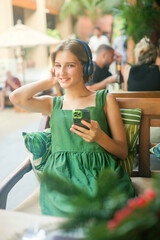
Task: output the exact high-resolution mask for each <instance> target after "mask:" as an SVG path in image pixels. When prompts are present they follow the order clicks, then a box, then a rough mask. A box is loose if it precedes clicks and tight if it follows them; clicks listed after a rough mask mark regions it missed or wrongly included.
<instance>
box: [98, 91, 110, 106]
mask: <svg viewBox="0 0 160 240" xmlns="http://www.w3.org/2000/svg"><path fill="white" fill-rule="evenodd" d="M107 95H109V92H108V89H103V90H98V91H97V92H96V102H97V104H98V105H102V106H104V105H105V103H106V97H107Z"/></svg>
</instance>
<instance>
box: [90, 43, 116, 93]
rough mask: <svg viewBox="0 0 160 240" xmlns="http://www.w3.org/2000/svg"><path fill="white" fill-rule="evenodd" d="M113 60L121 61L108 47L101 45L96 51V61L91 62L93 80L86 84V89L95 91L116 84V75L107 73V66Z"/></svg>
mask: <svg viewBox="0 0 160 240" xmlns="http://www.w3.org/2000/svg"><path fill="white" fill-rule="evenodd" d="M115 60H116V61H121V55H120V54H118V53H116V52H115V51H114V49H113V48H112V47H110V46H109V45H105V44H102V45H100V46H99V48H98V49H97V51H96V59H95V61H94V62H93V63H94V66H95V71H94V73H93V79H92V80H91V81H90V82H89V83H88V84H87V88H88V89H90V90H93V91H97V90H101V89H105V88H106V87H107V85H108V84H111V83H115V82H116V77H117V74H114V75H112V74H111V73H110V71H109V66H110V65H111V63H112V62H114V61H115Z"/></svg>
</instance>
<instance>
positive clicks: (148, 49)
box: [134, 37, 157, 65]
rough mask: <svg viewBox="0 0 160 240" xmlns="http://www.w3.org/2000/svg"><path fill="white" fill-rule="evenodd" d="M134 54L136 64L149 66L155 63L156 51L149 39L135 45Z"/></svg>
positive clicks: (145, 38)
mask: <svg viewBox="0 0 160 240" xmlns="http://www.w3.org/2000/svg"><path fill="white" fill-rule="evenodd" d="M134 54H135V58H136V59H137V63H138V64H148V65H150V64H154V63H155V61H156V57H157V49H156V46H155V45H154V44H153V43H152V42H151V41H150V39H149V38H147V37H144V38H142V39H141V40H140V42H139V43H137V44H136V46H135V49H134Z"/></svg>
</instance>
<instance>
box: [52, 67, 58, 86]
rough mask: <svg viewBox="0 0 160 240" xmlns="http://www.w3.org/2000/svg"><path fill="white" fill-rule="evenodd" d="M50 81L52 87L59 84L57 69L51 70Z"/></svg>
mask: <svg viewBox="0 0 160 240" xmlns="http://www.w3.org/2000/svg"><path fill="white" fill-rule="evenodd" d="M50 81H51V82H52V85H53V86H55V85H56V84H57V83H58V80H57V78H56V76H55V69H54V68H51V70H50Z"/></svg>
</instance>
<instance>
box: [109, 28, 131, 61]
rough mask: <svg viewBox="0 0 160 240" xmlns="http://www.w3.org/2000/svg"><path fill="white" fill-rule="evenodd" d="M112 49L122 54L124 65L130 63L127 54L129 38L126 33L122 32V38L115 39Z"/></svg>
mask: <svg viewBox="0 0 160 240" xmlns="http://www.w3.org/2000/svg"><path fill="white" fill-rule="evenodd" d="M112 47H113V48H114V49H115V50H116V51H117V52H118V53H120V54H121V56H122V60H121V64H122V65H124V64H126V63H127V62H128V53H127V36H126V35H124V31H123V30H121V32H120V36H118V37H117V38H115V39H114V41H113V45H112Z"/></svg>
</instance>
